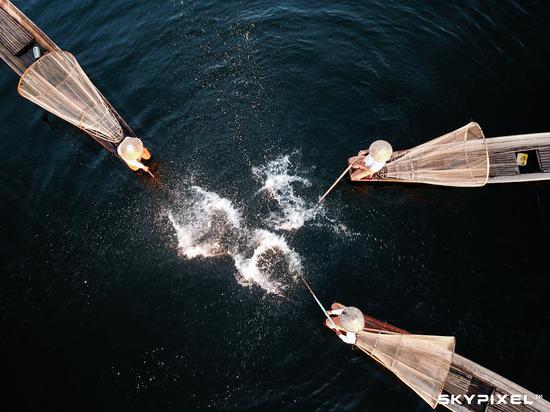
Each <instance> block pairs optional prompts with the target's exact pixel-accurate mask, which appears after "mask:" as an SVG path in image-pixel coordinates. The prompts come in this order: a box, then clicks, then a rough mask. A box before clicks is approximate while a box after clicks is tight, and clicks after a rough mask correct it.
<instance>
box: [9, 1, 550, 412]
mask: <svg viewBox="0 0 550 412" xmlns="http://www.w3.org/2000/svg"><path fill="white" fill-rule="evenodd" d="M16 4H17V5H18V6H19V7H20V8H21V9H22V10H23V11H24V12H25V13H27V14H28V15H29V16H30V17H31V18H32V19H33V20H34V21H35V22H37V23H38V24H39V25H40V26H41V27H42V28H43V29H44V30H45V32H46V33H48V34H49V35H50V36H51V37H52V39H53V40H54V41H56V42H57V43H58V44H59V45H60V46H61V47H62V48H64V49H67V50H70V51H72V52H74V53H75V55H76V56H77V58H78V59H79V61H80V63H81V65H82V66H83V67H84V69H85V70H86V71H87V72H88V74H89V75H90V77H91V78H92V79H93V80H94V82H95V84H96V85H97V86H98V87H99V88H100V89H101V90H102V91H103V92H104V94H105V95H106V96H107V97H108V98H109V99H110V100H111V102H112V103H113V104H114V105H115V107H117V108H118V109H119V110H120V112H121V113H122V114H123V116H124V117H125V118H126V120H127V121H128V122H129V123H130V124H131V125H132V126H133V127H134V128H135V131H136V132H137V133H138V134H139V135H140V136H141V137H142V138H143V139H144V140H145V141H146V142H147V143H148V144H149V145H150V147H151V149H152V151H153V153H154V155H155V157H156V158H157V159H158V160H159V161H160V162H161V169H160V174H161V177H162V180H163V181H164V182H165V184H166V187H167V188H169V191H170V193H169V194H168V195H167V194H166V193H164V192H162V191H161V190H159V189H158V188H154V187H151V186H150V185H149V184H148V182H147V180H146V179H140V178H136V176H134V175H133V174H131V173H129V172H128V170H127V169H125V167H124V166H123V165H121V164H120V163H119V162H118V161H117V160H116V159H115V158H113V157H112V156H111V155H109V154H107V153H106V152H105V151H103V150H102V149H101V148H100V147H99V146H98V145H97V144H95V143H94V142H93V141H91V140H90V139H88V138H87V137H86V136H85V135H83V134H81V133H79V132H78V131H77V130H75V129H73V128H72V127H69V126H67V125H65V124H64V123H63V122H61V121H59V120H55V119H53V118H50V120H51V121H50V122H49V123H47V122H45V121H43V119H42V116H43V111H42V110H41V109H40V108H38V107H36V106H34V105H32V104H31V103H30V102H27V101H25V100H23V99H22V98H20V97H18V95H17V92H16V82H17V78H16V76H15V75H14V74H13V73H12V72H11V71H10V70H9V69H8V67H7V66H3V67H2V68H1V70H0V72H1V73H0V95H1V96H2V97H1V102H2V103H1V106H0V124H1V125H2V129H1V131H0V136H1V139H0V150H1V153H2V154H3V156H2V163H3V164H2V169H1V172H0V183H1V184H0V200H1V201H0V213H1V219H0V231H1V233H2V237H1V239H2V240H1V249H2V286H1V288H0V319H1V331H2V333H1V335H2V336H1V340H0V348H1V353H2V365H1V369H2V375H3V377H4V382H7V383H8V385H4V387H3V390H2V400H1V401H0V403H1V404H11V405H16V406H17V408H14V407H10V408H6V409H5V410H50V409H51V410H72V411H75V410H78V411H85V410H94V411H97V410H102V411H106V410H159V411H168V410H174V411H175V410H179V411H181V410H190V409H206V408H210V409H215V410H262V411H264V410H322V411H329V410H349V411H427V410H429V407H428V406H427V405H425V404H424V403H423V401H421V400H420V398H418V397H417V396H416V395H415V394H414V393H413V392H411V391H410V390H408V389H407V388H406V387H404V386H403V385H401V384H400V383H398V382H397V381H396V380H395V379H394V378H393V377H392V376H390V375H389V374H387V373H385V372H384V371H382V370H381V369H380V368H379V367H377V366H376V365H375V364H373V363H372V362H371V361H370V360H369V359H367V358H366V357H365V356H363V355H361V353H359V352H358V351H352V350H351V349H350V348H349V347H348V346H346V345H344V344H343V343H342V342H340V341H339V340H338V339H336V338H335V337H334V336H332V335H331V334H330V333H329V332H328V331H327V330H325V329H324V328H323V327H322V325H321V322H322V315H321V313H320V311H319V310H318V308H317V307H316V306H315V304H314V302H313V300H312V299H311V298H310V296H309V295H308V294H307V292H306V291H305V290H304V289H303V287H302V286H301V285H300V284H299V283H297V282H296V281H295V280H293V278H292V276H291V275H290V274H288V273H285V270H284V268H283V269H281V268H278V269H277V268H275V269H273V270H272V271H271V272H270V273H269V276H268V279H269V281H270V282H276V283H278V284H279V285H282V289H283V292H282V293H281V295H283V296H280V295H277V294H273V293H268V292H266V290H265V289H264V288H262V287H261V286H260V285H257V284H255V283H254V282H248V285H246V284H245V285H243V283H246V282H243V276H242V273H241V274H240V275H239V273H238V270H237V268H236V264H235V262H234V258H232V256H233V255H236V254H238V253H237V252H235V253H233V255H231V256H229V255H227V254H226V256H220V257H210V258H196V259H188V258H186V257H185V256H183V255H182V253H183V252H182V249H181V247H180V248H179V249H178V238H177V237H176V234H177V233H176V231H175V230H174V227H173V226H172V224H171V222H170V220H169V218H168V217H167V216H168V215H169V214H170V213H172V214H174V215H176V216H178V218H179V219H184V220H185V219H186V218H187V219H188V221H189V216H190V215H189V214H190V213H191V220H193V219H194V217H193V216H195V215H196V216H195V217H200V216H201V213H203V212H204V210H203V209H200V208H199V209H197V210H194V209H193V208H194V207H195V206H193V205H194V204H196V202H189V201H188V200H189V196H191V195H190V194H189V189H188V188H189V186H190V185H196V186H198V187H200V188H201V190H202V191H204V192H207V193H208V196H210V198H213V196H214V194H215V195H216V196H219V197H220V198H225V199H227V201H228V202H230V206H231V207H230V209H231V208H232V210H233V209H234V210H236V211H237V212H238V213H239V214H240V215H239V216H240V218H239V219H241V220H240V222H241V223H240V224H242V225H244V226H245V227H246V228H251V229H250V230H252V231H253V230H255V229H261V230H266V231H269V233H271V234H272V235H274V236H279V237H280V236H282V237H283V240H282V241H284V242H286V244H287V245H288V247H289V248H292V249H293V250H294V251H295V253H296V254H297V255H299V259H300V260H301V265H302V267H303V273H304V274H305V275H306V276H307V277H308V278H309V279H310V281H311V283H312V284H313V286H314V288H315V289H316V290H317V291H318V293H319V296H320V298H321V299H322V300H323V301H324V302H326V303H327V304H328V303H330V302H331V301H334V300H339V301H342V302H344V303H347V304H353V305H355V306H358V307H360V308H362V309H363V310H364V311H365V312H367V313H369V314H371V315H373V316H376V317H379V318H383V319H386V320H388V321H390V322H392V323H394V324H396V325H399V326H401V327H403V328H407V329H409V330H413V331H417V332H420V333H426V334H444V335H451V334H452V335H454V336H456V338H457V351H458V352H459V353H460V354H462V355H464V356H467V357H469V358H471V359H472V360H474V361H476V362H478V363H481V364H482V365H484V366H486V367H488V368H490V369H493V370H495V371H496V372H498V373H500V374H502V375H504V376H506V377H507V378H509V379H511V380H513V381H515V382H517V383H519V384H521V385H523V386H525V387H527V388H528V389H530V390H531V391H533V392H535V393H540V394H544V395H545V396H546V397H548V396H550V392H549V388H548V378H547V370H548V369H549V368H550V358H549V355H548V348H549V347H550V331H549V329H548V325H549V321H550V309H549V304H548V297H547V294H548V291H549V287H550V280H549V279H550V278H549V275H550V273H549V272H550V271H549V270H548V243H547V235H548V233H549V229H550V184H548V183H538V184H526V185H509V186H492V187H486V188H484V189H450V188H436V187H422V186H406V187H405V186H376V187H375V186H353V185H351V184H349V183H345V184H342V185H341V186H340V187H339V188H338V189H337V190H336V191H335V192H334V193H333V194H332V195H331V197H330V198H329V199H328V201H327V204H326V206H325V210H324V211H323V214H322V215H321V216H318V217H317V218H315V219H311V220H309V221H306V222H305V224H304V226H303V227H302V228H301V229H300V230H299V231H296V230H294V231H288V230H287V231H285V230H281V229H280V228H279V229H277V228H276V227H274V225H273V224H272V221H271V220H270V219H268V216H270V213H275V214H276V213H280V212H281V211H280V208H279V207H278V206H277V204H276V202H274V201H273V199H271V198H270V197H269V196H266V195H265V194H264V193H258V190H259V189H260V188H261V187H262V185H263V182H262V179H261V178H258V176H255V175H254V173H253V168H254V167H264V166H266V165H268V164H269V162H270V161H273V160H275V161H278V162H279V163H281V161H282V160H281V159H283V160H284V156H288V159H289V160H290V162H291V165H288V164H287V166H288V167H289V168H290V169H289V170H290V171H289V173H288V174H289V175H293V176H299V177H300V178H301V179H307V182H306V181H305V180H304V181H296V182H294V183H292V186H291V187H293V188H294V196H295V197H298V198H299V199H301V201H303V202H305V204H306V205H311V204H312V203H313V202H315V200H316V199H317V196H318V195H319V194H321V193H322V192H323V191H324V190H325V189H326V187H327V186H329V185H330V183H331V182H332V180H333V179H334V178H335V177H336V176H337V175H338V174H339V172H340V171H341V170H342V169H343V167H344V166H345V159H346V158H347V156H349V155H350V154H353V153H354V152H356V151H357V150H358V149H360V148H363V147H365V146H367V145H368V144H369V143H370V142H371V141H372V140H373V139H375V138H386V139H388V140H390V141H391V142H392V143H393V144H394V146H395V147H398V148H406V147H410V146H412V145H415V144H418V143H420V142H423V141H425V140H427V139H429V138H432V137H435V136H437V135H440V134H443V133H445V132H447V131H450V130H453V129H455V128H458V127H460V126H462V125H464V124H466V123H467V122H469V121H471V120H475V121H477V122H479V123H480V124H481V125H482V127H483V128H484V131H485V134H486V135H487V136H499V135H505V134H516V133H529V132H542V131H550V116H549V114H548V113H549V112H548V110H549V108H548V96H549V95H550V70H549V69H550V6H549V5H548V3H545V2H536V1H522V2H519V1H518V2H510V1H505V2H501V1H467V2H466V1H464V2H423V1H364V0H362V1H355V0H350V1H342V2H333V3H330V2H319V1H296V2H291V1H255V2H247V1H236V0H226V1H175V0H173V1H169V0H164V1H147V2H145V1H140V2H137V1H130V0H116V1H107V0H95V1H92V0H79V1H76V0H74V1H73V0H71V1H68V0H49V1H45V0H29V1H17V2H16ZM282 163H284V161H282ZM267 175H269V173H267ZM283 175H284V173H283ZM269 176H271V175H269ZM271 177H272V176H271ZM186 199H187V202H186ZM214 200H215V199H214ZM291 203H292V202H291ZM292 204H295V202H294V203H292ZM226 206H227V205H226ZM306 209H307V207H306ZM193 213H194V214H195V215H194V214H193ZM222 218H223V217H222ZM213 219H214V221H215V222H217V220H216V219H218V217H214V218H213ZM201 230H202V229H201ZM239 230H240V229H239ZM247 230H248V229H247ZM223 233H225V232H223ZM270 236H271V235H270ZM209 239H210V238H209ZM279 239H280V238H279ZM241 241H242V239H236V240H235V242H236V243H235V244H239V242H241ZM235 244H231V245H229V246H227V247H229V248H234V247H236V246H235ZM218 246H219V245H218ZM224 247H225V246H224ZM239 247H240V246H239ZM245 249H246V247H245ZM239 250H240V249H239ZM243 253H245V255H246V257H247V258H249V257H250V253H251V251H250V250H247V252H243ZM247 253H248V254H247ZM275 266H277V265H275ZM283 266H284V265H283ZM3 409H4V408H3Z"/></svg>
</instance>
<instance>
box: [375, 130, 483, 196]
mask: <svg viewBox="0 0 550 412" xmlns="http://www.w3.org/2000/svg"><path fill="white" fill-rule="evenodd" d="M379 174H380V176H381V177H382V178H385V179H392V180H398V181H407V182H416V183H428V184H434V185H444V186H463V187H475V186H483V185H485V184H486V183H487V179H488V177H489V157H488V153H487V144H486V142H485V137H484V136H483V132H482V130H481V128H480V127H479V125H478V124H477V123H469V124H468V125H466V126H464V127H462V128H460V129H458V130H455V131H454V132H451V133H447V134H446V135H443V136H441V137H438V138H436V139H433V140H430V141H429V142H426V143H424V144H422V145H420V146H416V147H414V148H412V149H410V150H407V151H405V152H403V153H400V154H397V155H395V156H394V158H393V160H390V161H389V162H388V163H387V164H386V167H385V168H384V169H382V170H381V171H380V173H379Z"/></svg>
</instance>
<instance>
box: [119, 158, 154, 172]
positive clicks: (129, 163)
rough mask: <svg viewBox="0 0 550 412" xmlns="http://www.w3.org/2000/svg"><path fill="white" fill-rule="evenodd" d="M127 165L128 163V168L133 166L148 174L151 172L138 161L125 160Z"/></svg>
mask: <svg viewBox="0 0 550 412" xmlns="http://www.w3.org/2000/svg"><path fill="white" fill-rule="evenodd" d="M124 161H125V162H126V163H128V166H133V167H136V168H138V169H143V170H145V171H146V172H147V171H148V170H149V168H148V167H147V166H145V165H144V164H143V163H141V162H138V161H137V160H124Z"/></svg>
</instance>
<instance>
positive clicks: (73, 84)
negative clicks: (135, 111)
mask: <svg viewBox="0 0 550 412" xmlns="http://www.w3.org/2000/svg"><path fill="white" fill-rule="evenodd" d="M19 93H20V94H21V95H22V96H23V97H25V98H27V99H29V100H30V101H32V102H34V103H36V104H37V105H39V106H41V107H43V108H44V109H46V110H47V111H49V112H51V113H53V114H55V115H56V116H59V117H60V118H62V119H64V120H66V121H67V122H69V123H71V124H73V125H75V126H76V127H79V128H81V129H83V130H84V131H86V132H88V133H90V134H91V135H93V136H95V137H97V138H99V139H102V140H106V141H108V142H112V143H119V142H120V141H121V140H122V138H123V132H122V127H121V126H120V123H119V122H118V120H117V119H116V117H115V115H114V114H113V112H112V111H111V109H110V108H109V107H108V106H107V104H106V102H105V100H104V99H103V97H102V96H101V94H100V93H99V91H98V90H97V89H96V87H95V86H94V85H93V84H92V82H91V81H90V79H89V78H88V76H87V75H86V73H84V71H83V70H82V68H81V67H80V65H79V64H78V62H77V61H76V59H75V57H74V56H73V55H72V54H71V53H68V52H65V51H54V52H50V53H47V54H45V55H44V56H42V57H41V58H40V59H39V60H37V61H36V62H35V63H33V64H32V66H30V67H29V68H28V69H27V71H26V72H25V73H24V74H23V76H21V80H20V81H19Z"/></svg>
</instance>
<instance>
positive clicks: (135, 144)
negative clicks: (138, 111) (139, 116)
mask: <svg viewBox="0 0 550 412" xmlns="http://www.w3.org/2000/svg"><path fill="white" fill-rule="evenodd" d="M117 153H118V155H119V156H120V157H121V158H122V160H124V161H125V162H126V164H127V165H128V167H129V168H130V169H132V170H133V171H136V170H139V169H142V170H144V171H145V172H149V168H148V167H147V166H145V165H144V164H143V163H141V161H142V160H149V159H150V158H151V153H149V150H147V148H146V147H145V146H143V142H142V141H141V139H138V138H137V137H126V138H124V140H123V141H122V142H121V143H120V144H119V145H118V147H117Z"/></svg>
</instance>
